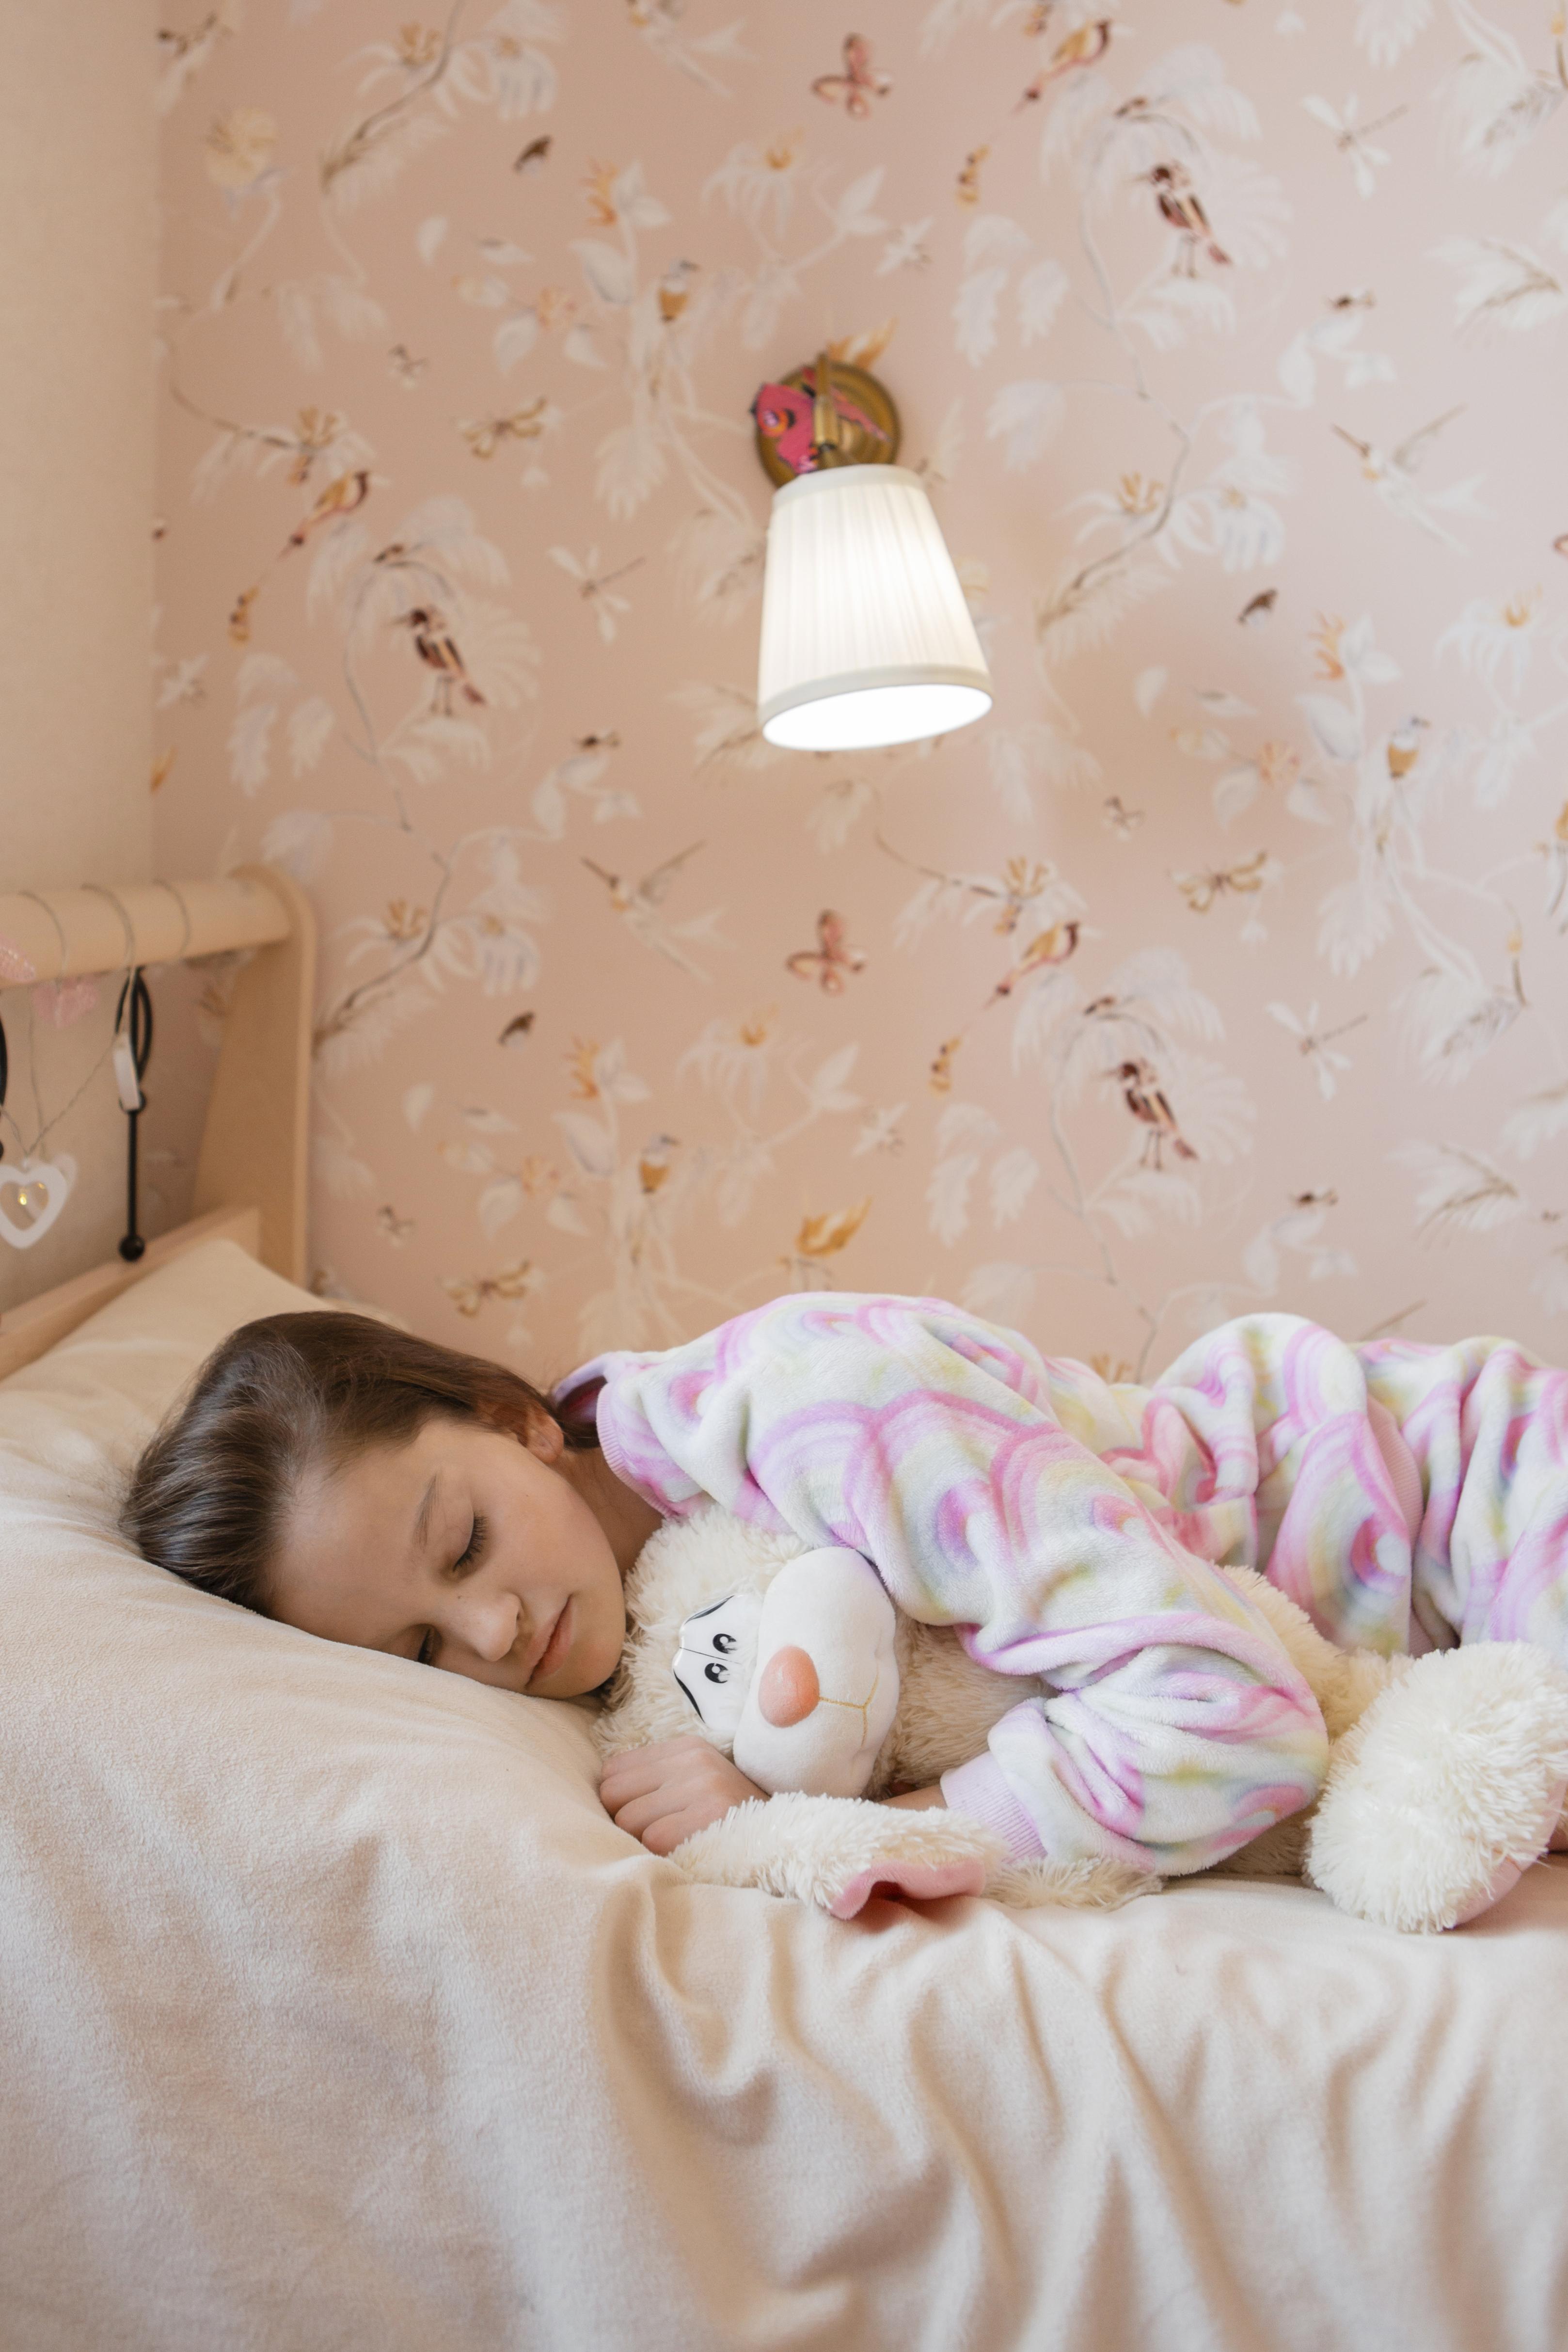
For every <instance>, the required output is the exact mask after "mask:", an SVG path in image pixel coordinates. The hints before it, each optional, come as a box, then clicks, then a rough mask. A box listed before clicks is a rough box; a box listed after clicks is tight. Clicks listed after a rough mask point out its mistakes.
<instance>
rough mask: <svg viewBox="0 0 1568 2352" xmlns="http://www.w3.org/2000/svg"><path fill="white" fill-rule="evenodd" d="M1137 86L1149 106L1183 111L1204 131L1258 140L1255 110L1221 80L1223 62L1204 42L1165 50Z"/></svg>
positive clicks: (1241, 94)
mask: <svg viewBox="0 0 1568 2352" xmlns="http://www.w3.org/2000/svg"><path fill="white" fill-rule="evenodd" d="M1138 88H1139V91H1140V93H1141V95H1142V96H1143V97H1144V98H1145V100H1147V102H1148V104H1149V105H1150V106H1151V107H1156V108H1164V107H1168V106H1171V105H1175V104H1180V105H1181V106H1183V107H1185V109H1186V111H1187V113H1188V114H1190V115H1191V117H1192V119H1193V121H1195V122H1196V123H1197V124H1198V125H1199V127H1200V128H1201V129H1202V130H1204V131H1218V133H1219V134H1220V135H1221V136H1222V137H1224V138H1227V139H1258V138H1260V137H1261V136H1262V125H1261V123H1260V121H1259V120H1258V110H1257V108H1256V107H1255V106H1254V105H1253V103H1252V101H1251V100H1250V99H1249V97H1247V95H1246V93H1245V92H1244V91H1242V90H1239V89H1236V88H1235V87H1234V86H1233V84H1231V83H1230V82H1228V80H1227V79H1226V76H1225V60H1224V58H1222V57H1221V56H1220V54H1219V52H1218V49H1214V48H1210V47H1209V46H1208V44H1207V41H1190V42H1186V43H1184V44H1183V45H1182V46H1181V47H1178V48H1174V49H1167V50H1166V53H1165V55H1164V56H1163V57H1160V58H1155V62H1154V64H1153V65H1152V66H1150V67H1149V68H1147V70H1146V71H1145V73H1144V74H1143V75H1142V76H1141V77H1140V79H1139V83H1138Z"/></svg>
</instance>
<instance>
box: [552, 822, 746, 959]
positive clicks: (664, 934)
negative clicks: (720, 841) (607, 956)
mask: <svg viewBox="0 0 1568 2352" xmlns="http://www.w3.org/2000/svg"><path fill="white" fill-rule="evenodd" d="M703 846H704V844H703V843H702V842H700V841H694V842H693V843H692V845H691V847H690V848H689V849H679V850H677V851H676V852H675V855H674V857H666V858H665V860H664V864H663V865H662V866H654V867H653V871H652V873H649V874H644V875H643V878H642V880H641V881H640V882H631V881H628V880H627V879H626V878H625V877H623V876H622V875H620V874H611V873H608V872H606V870H605V868H604V867H603V866H598V865H596V864H595V863H594V861H593V859H592V858H591V857H585V858H584V859H583V861H582V862H583V864H584V865H585V866H587V868H588V870H589V872H590V873H591V874H594V875H597V876H598V877H599V879H600V881H601V882H602V883H603V885H604V887H605V888H606V889H607V890H608V891H609V893H610V904H611V906H612V908H614V910H615V912H616V913H617V914H618V915H619V916H620V917H621V919H622V921H623V922H624V924H625V926H626V928H627V929H628V930H629V931H630V932H631V934H632V938H633V939H634V940H640V941H641V943H642V945H643V947H645V948H652V949H653V951H654V953H655V954H656V955H662V956H667V957H668V958H669V960H670V961H671V962H672V963H674V964H679V966H680V968H681V970H682V971H685V972H689V973H690V974H691V976H692V978H693V979H694V980H706V978H707V977H708V975H707V973H706V971H703V969H702V967H701V965H700V964H695V963H694V962H693V961H692V960H691V958H690V957H689V956H688V955H687V954H686V953H685V950H683V948H682V946H681V941H682V940H683V939H700V938H705V937H711V936H712V931H711V926H712V924H713V921H714V919H715V914H716V910H714V911H713V912H710V913H708V914H706V915H698V916H696V917H695V919H693V920H692V921H690V922H687V923H667V922H666V921H665V920H664V916H663V915H662V914H661V912H660V908H662V907H663V905H664V900H665V899H666V898H668V897H669V895H670V889H671V886H672V884H673V883H674V879H675V877H676V875H677V874H679V872H680V870H681V868H682V866H685V863H686V861H687V859H688V858H691V857H695V856H696V854H697V852H698V850H699V849H701V848H702V847H703Z"/></svg>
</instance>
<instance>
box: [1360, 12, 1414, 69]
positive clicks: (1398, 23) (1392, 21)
mask: <svg viewBox="0 0 1568 2352" xmlns="http://www.w3.org/2000/svg"><path fill="white" fill-rule="evenodd" d="M1431 21H1432V0H1361V5H1360V6H1359V7H1358V8H1357V9H1356V12H1355V33H1354V40H1355V46H1356V47H1357V48H1358V49H1364V50H1365V51H1366V54H1367V58H1368V59H1369V60H1370V62H1371V63H1372V64H1373V65H1375V66H1392V65H1397V64H1398V62H1399V59H1400V58H1402V57H1403V56H1404V54H1405V52H1406V49H1407V48H1408V47H1410V44H1411V43H1412V41H1414V40H1415V38H1416V36H1417V34H1419V33H1424V32H1425V31H1426V29H1427V26H1428V25H1429V24H1430V23H1431Z"/></svg>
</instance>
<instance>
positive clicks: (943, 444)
mask: <svg viewBox="0 0 1568 2352" xmlns="http://www.w3.org/2000/svg"><path fill="white" fill-rule="evenodd" d="M963 454H964V403H963V399H962V397H961V396H960V397H959V398H958V399H956V400H950V401H949V402H948V403H947V405H946V408H945V409H944V411H943V412H942V422H941V424H940V425H938V426H937V427H936V436H935V437H934V439H933V441H932V444H931V446H930V448H929V449H928V450H927V452H926V454H925V457H922V459H921V460H920V463H919V465H918V466H916V467H915V472H916V473H917V474H918V475H919V476H920V477H921V478H922V479H923V480H924V481H927V482H951V481H953V480H955V479H956V477H957V472H958V460H959V458H960V457H962V456H963Z"/></svg>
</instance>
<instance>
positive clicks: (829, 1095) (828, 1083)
mask: <svg viewBox="0 0 1568 2352" xmlns="http://www.w3.org/2000/svg"><path fill="white" fill-rule="evenodd" d="M859 1055H860V1047H859V1046H858V1045H841V1047H840V1048H839V1051H838V1052H837V1053H836V1054H830V1055H829V1056H828V1058H827V1060H826V1061H825V1062H824V1063H822V1064H821V1067H820V1068H819V1069H818V1070H817V1071H815V1073H814V1074H813V1076H811V1078H810V1082H809V1084H808V1086H807V1088H806V1097H807V1100H808V1101H809V1102H810V1106H811V1108H812V1109H813V1110H814V1111H839V1110H858V1109H859V1108H860V1107H861V1097H860V1096H859V1095H856V1094H851V1093H850V1091H849V1089H848V1087H846V1086H845V1084H844V1081H845V1079H846V1078H847V1077H848V1076H849V1075H850V1072H851V1071H852V1069H853V1068H854V1066H855V1062H856V1060H857V1058H858V1057H859Z"/></svg>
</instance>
